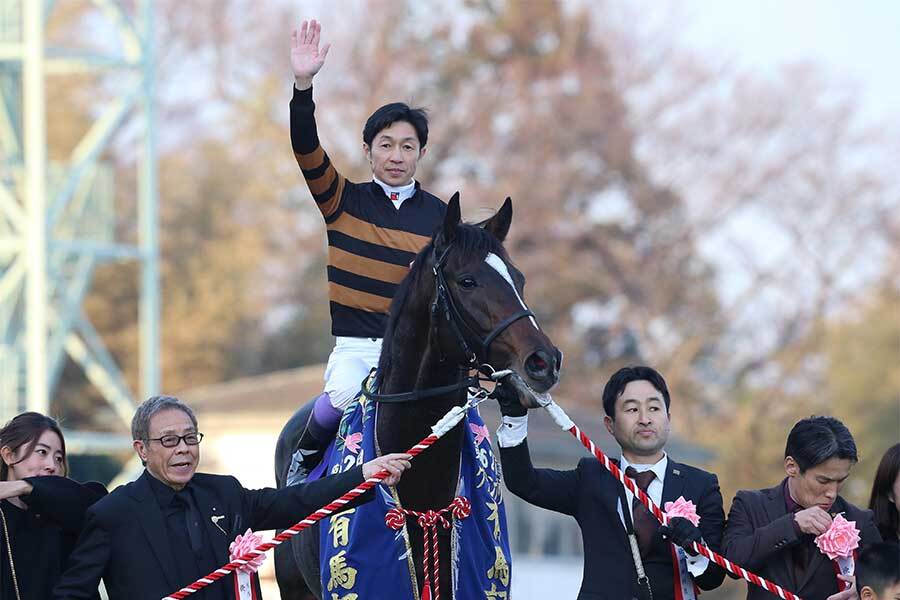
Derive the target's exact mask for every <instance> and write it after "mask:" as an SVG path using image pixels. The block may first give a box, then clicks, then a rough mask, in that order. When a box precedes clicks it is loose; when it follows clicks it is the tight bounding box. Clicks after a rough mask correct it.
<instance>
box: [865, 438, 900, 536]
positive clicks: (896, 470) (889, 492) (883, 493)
mask: <svg viewBox="0 0 900 600" xmlns="http://www.w3.org/2000/svg"><path fill="white" fill-rule="evenodd" d="M869 510H871V511H872V512H873V513H874V514H875V525H876V526H877V527H878V531H879V532H880V533H881V538H882V539H883V540H884V541H886V542H893V543H895V544H896V543H898V542H900V444H894V445H893V446H891V447H890V448H888V449H887V452H885V453H884V456H882V457H881V462H879V463H878V470H876V471H875V479H874V480H873V481H872V494H871V495H870V496H869Z"/></svg>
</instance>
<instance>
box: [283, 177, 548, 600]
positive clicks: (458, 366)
mask: <svg viewBox="0 0 900 600" xmlns="http://www.w3.org/2000/svg"><path fill="white" fill-rule="evenodd" d="M511 222H512V202H511V200H510V199H509V198H507V199H506V200H505V202H504V203H503V206H502V207H501V208H500V210H499V211H497V213H495V214H494V215H493V216H492V217H491V218H489V219H487V220H486V221H483V222H481V223H478V224H469V223H463V222H461V218H460V208H459V193H456V194H454V196H453V197H452V198H451V199H450V201H449V202H448V205H447V212H446V216H445V219H444V222H443V224H442V225H441V226H440V227H439V228H438V230H437V231H436V232H435V234H434V236H433V237H432V240H431V242H430V243H429V244H428V245H426V246H425V247H424V248H423V249H422V250H421V251H420V252H419V254H418V255H417V257H416V259H415V261H414V262H413V264H412V266H411V268H410V271H409V273H408V274H407V276H406V277H405V279H404V280H403V281H402V282H401V284H400V285H399V287H398V290H397V293H396V294H395V296H394V298H393V301H392V303H391V306H390V311H389V317H388V324H387V328H386V332H385V336H384V341H383V345H382V352H381V358H380V361H379V364H378V369H377V379H376V380H375V386H374V388H375V389H376V390H377V392H378V393H377V394H373V395H372V397H373V398H374V399H375V400H376V401H377V402H378V408H377V417H376V421H375V427H376V435H377V439H378V445H379V449H380V451H381V453H390V452H403V451H406V450H407V449H409V448H410V447H411V446H413V445H414V444H416V443H418V442H419V441H420V440H421V439H422V438H424V437H425V436H427V435H428V434H429V433H430V427H431V426H432V425H433V424H434V423H435V422H436V421H437V420H438V419H440V418H441V417H442V416H444V414H445V413H446V412H447V411H448V410H449V409H450V408H451V407H453V406H461V405H463V404H464V403H465V401H466V398H467V387H468V385H470V382H471V381H472V380H471V378H470V377H469V374H470V373H472V372H473V370H478V371H480V372H482V373H484V374H488V375H489V374H491V373H495V372H501V371H504V372H505V371H507V370H508V371H511V374H510V375H509V376H508V378H507V380H506V381H508V382H509V383H510V384H511V385H512V386H513V387H514V388H515V389H516V390H517V391H518V395H519V399H520V402H521V404H522V405H523V406H524V407H525V408H529V409H530V408H537V407H538V406H541V405H542V404H543V403H544V402H545V401H546V397H547V392H548V391H549V390H550V388H552V387H553V386H554V385H555V384H556V382H557V381H558V379H559V369H560V366H561V362H562V354H561V353H560V351H559V350H558V349H557V348H556V347H555V346H554V345H553V344H552V342H551V341H550V339H549V338H548V337H547V335H546V334H545V333H544V332H543V331H542V330H541V328H540V326H539V325H538V323H537V320H536V318H535V317H534V315H533V313H532V312H531V311H530V310H528V308H527V307H526V305H525V303H524V300H523V288H524V286H525V277H524V276H523V275H522V273H521V272H520V271H519V270H518V269H516V267H515V266H514V265H513V263H512V262H511V260H510V259H509V257H508V255H507V253H506V251H505V249H504V248H503V241H504V240H505V238H506V235H507V233H508V232H509V228H510V224H511ZM448 390H449V391H448ZM435 392H439V393H435ZM311 405H312V403H310V404H308V405H307V406H305V407H304V408H301V409H300V410H298V411H297V412H296V413H295V414H294V415H293V416H292V417H291V419H290V420H289V421H288V422H287V424H286V425H285V427H284V429H283V430H282V432H281V435H280V436H279V438H278V443H277V446H276V479H277V481H278V485H279V486H281V485H283V484H284V480H285V477H286V475H287V469H288V467H289V466H290V460H291V454H292V452H293V450H294V448H295V445H296V442H297V439H298V438H299V436H300V434H301V433H302V429H303V426H304V425H305V423H306V419H307V418H308V415H309V410H310V407H311ZM462 435H463V427H462V424H459V425H457V426H456V427H455V428H454V429H453V430H451V431H450V432H449V433H448V434H447V435H445V436H444V437H443V438H441V439H440V440H439V441H438V442H436V443H435V444H434V445H433V446H432V447H431V448H429V449H428V450H427V451H425V452H423V453H422V454H421V455H419V456H418V457H416V458H415V460H414V461H413V462H412V467H411V468H410V469H408V470H407V471H406V472H405V473H404V474H403V477H402V478H401V480H400V482H399V484H398V485H397V487H396V491H397V494H398V496H399V500H400V504H401V505H402V506H403V507H404V508H406V509H410V510H415V511H422V512H424V511H428V510H431V509H434V510H437V509H439V508H442V507H445V506H447V505H448V503H450V502H451V501H452V500H453V498H454V494H455V490H456V485H457V481H458V476H459V468H460V449H461V444H462V439H463V438H462ZM409 527H410V534H409V543H410V547H411V550H412V554H413V560H412V564H414V565H415V570H416V581H420V582H421V581H422V580H423V579H422V577H423V566H422V556H423V545H424V543H423V540H422V536H421V529H420V528H419V527H418V525H416V524H415V523H413V522H410V524H409ZM413 531H416V532H417V533H413ZM438 546H439V559H440V560H439V565H440V567H439V572H438V577H439V581H441V582H444V586H443V589H445V590H447V589H450V585H448V584H449V582H450V578H451V572H450V570H451V560H450V552H451V549H450V540H449V536H447V535H441V536H439V542H438ZM275 567H276V578H277V580H278V584H279V588H280V590H281V597H282V598H283V599H285V600H301V599H306V598H309V597H311V596H309V595H305V594H309V593H310V592H311V593H312V594H313V595H314V596H315V597H316V598H319V599H321V598H322V590H321V581H320V579H319V577H320V575H319V546H318V531H317V530H315V529H314V528H310V529H309V530H306V531H304V532H301V533H300V534H299V535H297V536H295V537H294V538H292V539H291V541H290V543H289V544H283V545H281V546H279V547H277V548H276V552H275ZM301 573H302V577H301ZM303 580H305V582H306V585H304V581H303ZM307 587H308V590H309V591H307Z"/></svg>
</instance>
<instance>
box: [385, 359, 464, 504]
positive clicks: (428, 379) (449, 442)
mask: <svg viewBox="0 0 900 600" xmlns="http://www.w3.org/2000/svg"><path fill="white" fill-rule="evenodd" d="M397 358H398V359H400V360H397V361H394V362H393V363H392V367H393V368H392V370H391V372H390V373H386V374H385V375H386V377H385V379H384V382H383V384H382V386H381V389H380V390H379V392H380V393H382V394H398V393H404V392H410V391H413V390H425V389H430V388H435V387H439V386H443V385H449V384H452V383H455V382H457V381H459V379H460V378H461V377H462V376H463V375H464V374H465V373H464V372H462V371H460V369H459V367H457V366H456V365H455V363H453V362H449V361H441V359H440V357H439V356H438V353H436V352H433V351H431V350H430V349H428V348H426V347H422V346H421V345H418V344H415V343H410V344H405V345H400V346H398V355H397ZM465 393H466V392H465V390H459V391H456V392H451V393H450V394H445V395H442V396H437V397H431V398H425V399H421V400H416V401H412V402H404V403H399V404H393V403H384V404H381V405H380V406H379V408H378V423H377V437H378V445H379V449H380V450H381V452H382V453H389V452H404V451H406V450H408V449H409V448H410V447H412V446H413V445H414V444H417V443H418V442H420V441H421V440H422V439H423V438H424V437H426V436H427V435H428V434H429V433H430V432H431V426H432V425H434V424H435V423H436V422H437V421H438V420H439V419H440V418H441V417H443V416H444V415H445V414H446V413H447V411H448V410H450V408H451V407H452V406H453V405H454V404H461V403H462V402H463V401H464V400H465ZM460 431H461V429H460V427H459V426H457V427H456V428H454V429H453V430H451V431H449V432H448V433H447V434H446V435H445V436H444V437H443V438H441V439H440V440H439V441H438V442H436V443H435V444H433V445H432V446H431V447H430V448H429V449H428V450H426V451H425V452H423V453H422V454H420V455H419V456H417V457H416V458H415V460H414V461H413V468H412V469H410V470H409V471H408V472H406V473H405V474H404V475H403V478H402V479H401V481H400V484H399V486H398V488H399V493H400V498H401V502H402V504H403V505H404V506H405V507H407V508H410V509H412V510H428V509H440V508H443V507H444V506H446V505H447V504H449V502H450V501H451V500H452V499H453V494H454V493H455V490H456V484H457V479H458V475H459V460H460V459H459V455H460V449H461V446H462V438H461V433H460Z"/></svg>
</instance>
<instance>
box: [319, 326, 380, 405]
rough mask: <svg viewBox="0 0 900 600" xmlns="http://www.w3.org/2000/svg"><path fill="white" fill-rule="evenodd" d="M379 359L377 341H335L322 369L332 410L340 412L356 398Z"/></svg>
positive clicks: (349, 338) (363, 339)
mask: <svg viewBox="0 0 900 600" xmlns="http://www.w3.org/2000/svg"><path fill="white" fill-rule="evenodd" d="M380 356H381V338H358V337H338V338H336V340H335V344H334V349H333V350H332V351H331V355H330V356H329V357H328V366H327V367H325V391H326V392H328V396H329V398H330V399H331V405H332V406H333V407H334V408H336V409H337V410H339V411H342V412H343V410H344V409H345V408H347V406H348V405H349V404H350V402H352V401H353V399H354V398H356V396H357V394H359V390H360V389H361V388H362V382H363V380H365V378H366V377H367V376H368V375H369V371H371V370H372V369H373V368H375V367H377V366H378V359H379V357H380Z"/></svg>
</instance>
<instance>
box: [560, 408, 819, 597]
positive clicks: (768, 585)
mask: <svg viewBox="0 0 900 600" xmlns="http://www.w3.org/2000/svg"><path fill="white" fill-rule="evenodd" d="M544 408H546V409H547V412H549V413H550V415H551V416H552V417H553V420H554V421H556V424H557V425H559V426H560V427H561V428H562V429H563V430H565V431H568V432H569V433H571V434H572V435H573V436H575V439H577V440H578V441H580V442H581V444H582V445H583V446H584V447H585V448H587V449H588V451H590V453H591V454H593V455H594V456H595V457H596V458H597V460H599V461H600V463H601V464H602V465H603V466H604V467H606V469H607V470H608V471H609V472H610V473H612V475H613V477H615V478H616V479H618V480H619V481H620V482H622V485H624V486H625V487H626V488H628V490H629V491H631V493H632V494H634V495H635V496H637V498H638V499H640V501H641V502H642V503H643V504H644V506H646V507H647V509H649V510H650V512H651V513H653V516H655V517H656V518H657V519H658V520H659V522H660V523H663V524H665V523H666V522H667V518H666V515H665V513H664V512H663V511H662V510H661V509H660V508H659V507H658V506H657V505H656V503H655V502H653V500H651V499H650V496H648V495H647V494H646V493H645V492H644V490H642V489H640V488H639V487H638V486H637V484H636V483H635V482H634V480H633V479H631V478H630V477H628V476H627V475H625V473H623V472H622V470H621V469H619V467H618V466H617V465H616V464H615V463H614V462H613V461H612V460H610V459H609V457H608V456H607V455H606V454H605V453H604V452H603V450H601V449H600V448H598V447H597V445H596V444H594V442H593V441H592V440H591V438H589V437H588V436H587V434H585V433H584V432H583V431H581V429H579V428H578V425H576V424H575V423H574V422H573V421H572V419H570V418H569V416H568V415H567V414H566V413H565V411H563V409H562V408H560V407H559V405H558V404H556V403H555V402H553V401H551V402H550V403H549V404H547V405H546V406H544ZM692 548H693V549H694V551H695V552H697V553H699V554H702V555H703V556H705V557H706V558H708V559H709V560H711V561H713V562H714V563H716V564H717V565H719V566H720V567H722V568H723V569H725V570H727V571H728V572H729V573H733V574H734V575H737V576H738V577H741V578H743V579H745V580H746V581H749V582H750V583H752V584H754V585H758V586H759V587H761V588H763V589H764V590H766V591H768V592H771V593H773V594H777V595H778V597H779V598H783V599H784V600H801V598H800V597H799V596H797V595H796V594H794V593H793V592H789V591H788V590H786V589H784V588H783V587H781V586H780V585H777V584H774V583H772V582H771V581H769V580H767V579H763V578H762V577H760V576H759V575H756V574H754V573H751V572H750V571H748V570H746V569H745V568H744V567H742V566H740V565H737V564H735V563H733V562H731V561H730V560H728V559H727V558H725V557H724V556H722V555H720V554H718V553H716V552H713V551H712V550H710V549H709V548H707V547H706V546H704V545H702V544H698V543H697V542H694V543H693V545H692Z"/></svg>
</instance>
